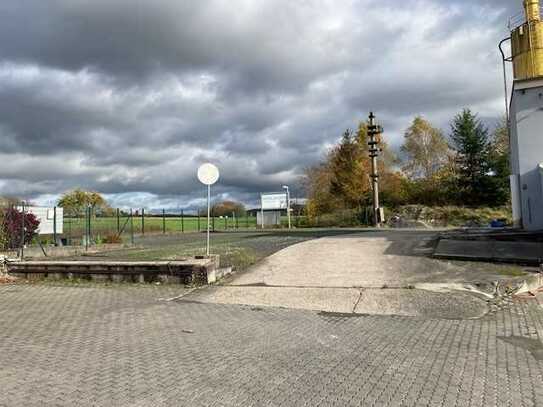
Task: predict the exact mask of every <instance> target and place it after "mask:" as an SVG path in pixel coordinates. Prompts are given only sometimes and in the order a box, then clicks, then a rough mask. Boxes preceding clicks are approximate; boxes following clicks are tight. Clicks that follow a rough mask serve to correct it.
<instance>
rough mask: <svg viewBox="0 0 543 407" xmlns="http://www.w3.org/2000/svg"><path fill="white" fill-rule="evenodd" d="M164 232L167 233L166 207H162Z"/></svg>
mask: <svg viewBox="0 0 543 407" xmlns="http://www.w3.org/2000/svg"><path fill="white" fill-rule="evenodd" d="M162 234H163V235H165V234H166V209H162Z"/></svg>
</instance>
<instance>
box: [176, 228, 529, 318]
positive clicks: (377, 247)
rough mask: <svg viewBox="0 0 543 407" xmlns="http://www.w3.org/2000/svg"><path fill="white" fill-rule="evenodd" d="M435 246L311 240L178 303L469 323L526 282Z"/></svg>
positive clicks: (377, 239)
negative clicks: (442, 256) (438, 252)
mask: <svg viewBox="0 0 543 407" xmlns="http://www.w3.org/2000/svg"><path fill="white" fill-rule="evenodd" d="M434 243H435V236H434V235H433V234H432V233H428V232H425V233H401V232H396V231H377V232H366V233H364V234H353V235H343V236H334V237H325V238H321V239H316V240H311V241H307V242H303V243H300V244H297V245H293V246H290V247H288V248H286V249H284V250H281V251H279V252H277V253H275V254H274V255H272V256H270V257H268V258H267V259H265V260H264V261H263V262H261V263H260V264H258V265H256V266H255V267H253V268H252V269H250V270H249V271H247V272H245V273H243V274H240V275H234V276H233V277H232V278H231V279H230V280H227V281H226V282H224V283H223V284H224V285H222V286H218V287H210V288H205V289H202V290H199V291H197V292H194V293H191V294H190V295H188V296H186V297H184V298H183V300H185V301H186V300H189V301H199V302H204V303H220V304H244V305H252V306H270V307H286V308H297V309H309V310H318V311H327V312H332V313H356V314H372V315H402V316H413V317H424V318H441V319H471V318H478V317H481V316H483V315H485V314H486V313H487V311H488V306H487V302H486V300H487V299H489V298H492V297H493V295H494V294H495V293H496V292H497V291H500V290H499V288H500V285H499V284H498V283H497V282H498V281H508V282H513V283H518V284H517V285H521V284H522V283H523V282H524V281H525V280H526V279H527V278H528V277H526V276H528V275H530V274H529V273H526V274H524V272H523V271H522V269H519V268H517V267H515V266H510V265H505V266H503V265H495V264H490V263H465V262H452V261H443V260H438V259H434V258H430V257H428V255H427V253H428V252H429V251H433V246H434ZM534 275H535V274H534ZM517 279H518V282H517ZM513 285H515V284H513ZM460 290H461V291H460ZM479 291H480V292H479ZM481 292H482V293H484V294H485V295H486V296H487V297H486V298H484V295H481ZM482 298H483V299H482Z"/></svg>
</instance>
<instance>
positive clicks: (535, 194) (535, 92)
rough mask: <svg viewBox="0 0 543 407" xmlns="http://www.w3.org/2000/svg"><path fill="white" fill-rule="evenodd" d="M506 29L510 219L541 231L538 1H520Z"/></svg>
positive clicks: (542, 53) (542, 95)
mask: <svg viewBox="0 0 543 407" xmlns="http://www.w3.org/2000/svg"><path fill="white" fill-rule="evenodd" d="M510 29H511V38H510V39H511V50H512V53H511V58H510V60H511V61H512V63H513V74H514V84H513V89H512V94H511V101H510V111H509V123H510V142H511V174H512V175H511V196H512V206H513V219H514V222H515V224H516V226H519V227H522V228H523V229H526V230H543V22H542V21H541V10H540V2H539V0H524V15H523V16H522V17H521V19H520V20H519V19H516V20H515V19H513V20H512V23H511V24H510Z"/></svg>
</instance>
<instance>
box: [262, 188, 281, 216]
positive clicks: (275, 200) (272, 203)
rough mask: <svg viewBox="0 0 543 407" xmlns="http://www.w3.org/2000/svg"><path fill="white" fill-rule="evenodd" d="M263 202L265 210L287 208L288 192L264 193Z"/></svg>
mask: <svg viewBox="0 0 543 407" xmlns="http://www.w3.org/2000/svg"><path fill="white" fill-rule="evenodd" d="M261 202H262V210H264V211H272V210H281V209H287V194H286V192H276V193H269V194H262V195H261Z"/></svg>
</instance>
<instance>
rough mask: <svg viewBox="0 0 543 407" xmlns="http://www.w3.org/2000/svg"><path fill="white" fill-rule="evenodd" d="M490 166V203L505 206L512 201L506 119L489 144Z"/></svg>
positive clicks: (498, 127) (497, 128)
mask: <svg viewBox="0 0 543 407" xmlns="http://www.w3.org/2000/svg"><path fill="white" fill-rule="evenodd" d="M488 159H489V162H488V165H489V168H490V176H491V181H492V191H491V192H492V193H491V194H490V195H489V199H490V200H491V201H490V203H493V204H496V205H503V204H506V203H508V202H509V200H510V192H511V190H510V187H509V175H510V174H511V170H510V167H509V129H508V124H507V119H506V118H504V119H503V120H502V121H501V122H500V123H499V125H498V126H497V127H496V129H495V130H494V132H493V134H492V136H491V138H490V144H489V152H488Z"/></svg>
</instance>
